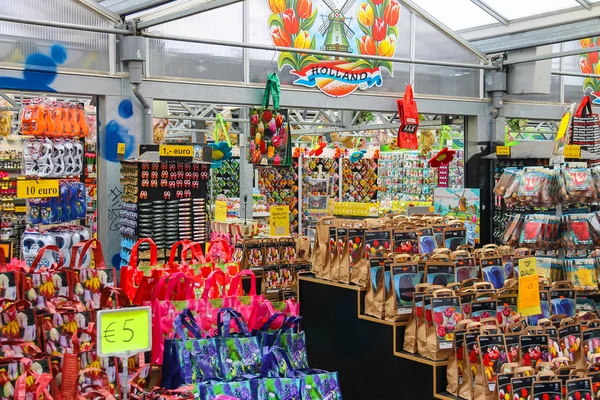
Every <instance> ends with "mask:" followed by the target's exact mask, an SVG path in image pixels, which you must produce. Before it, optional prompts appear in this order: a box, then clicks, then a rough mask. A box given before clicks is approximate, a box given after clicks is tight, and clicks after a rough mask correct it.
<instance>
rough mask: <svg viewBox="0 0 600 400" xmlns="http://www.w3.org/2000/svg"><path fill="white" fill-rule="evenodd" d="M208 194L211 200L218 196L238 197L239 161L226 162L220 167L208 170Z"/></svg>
mask: <svg viewBox="0 0 600 400" xmlns="http://www.w3.org/2000/svg"><path fill="white" fill-rule="evenodd" d="M209 193H210V198H211V199H215V198H216V197H217V196H218V195H220V194H222V195H224V196H226V197H227V198H239V197H240V163H239V160H236V159H230V160H226V161H223V163H222V164H221V166H219V167H217V168H211V169H210V181H209Z"/></svg>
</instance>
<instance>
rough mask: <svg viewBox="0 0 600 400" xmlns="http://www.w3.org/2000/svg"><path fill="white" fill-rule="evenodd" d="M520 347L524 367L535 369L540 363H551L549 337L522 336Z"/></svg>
mask: <svg viewBox="0 0 600 400" xmlns="http://www.w3.org/2000/svg"><path fill="white" fill-rule="evenodd" d="M519 346H520V347H521V364H523V366H524V367H532V368H535V367H536V365H537V364H538V363H540V362H545V361H549V355H548V335H522V336H520V342H519Z"/></svg>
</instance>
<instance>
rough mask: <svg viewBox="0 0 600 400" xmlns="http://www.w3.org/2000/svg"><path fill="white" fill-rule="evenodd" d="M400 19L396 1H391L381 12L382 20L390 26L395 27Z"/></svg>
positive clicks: (398, 6) (398, 5)
mask: <svg viewBox="0 0 600 400" xmlns="http://www.w3.org/2000/svg"><path fill="white" fill-rule="evenodd" d="M399 19H400V4H399V3H398V2H397V1H396V0H391V1H390V2H389V3H388V5H387V7H386V8H385V10H384V11H383V20H384V21H385V23H386V24H388V25H390V26H396V24H397V23H398V20H399Z"/></svg>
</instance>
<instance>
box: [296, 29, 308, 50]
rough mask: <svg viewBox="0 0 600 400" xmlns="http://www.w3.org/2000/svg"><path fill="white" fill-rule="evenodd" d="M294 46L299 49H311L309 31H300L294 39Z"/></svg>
mask: <svg viewBox="0 0 600 400" xmlns="http://www.w3.org/2000/svg"><path fill="white" fill-rule="evenodd" d="M294 47H295V48H297V49H310V35H309V34H308V32H306V31H300V32H298V35H297V36H296V39H294Z"/></svg>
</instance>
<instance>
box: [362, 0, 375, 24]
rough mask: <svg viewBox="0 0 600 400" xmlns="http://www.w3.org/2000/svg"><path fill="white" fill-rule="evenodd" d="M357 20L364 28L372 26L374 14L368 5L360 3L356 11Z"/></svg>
mask: <svg viewBox="0 0 600 400" xmlns="http://www.w3.org/2000/svg"><path fill="white" fill-rule="evenodd" d="M358 20H359V21H360V23H361V24H363V25H364V26H372V25H373V21H375V13H374V11H373V7H371V5H370V4H367V3H362V4H361V5H360V8H359V9H358Z"/></svg>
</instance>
